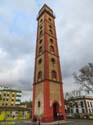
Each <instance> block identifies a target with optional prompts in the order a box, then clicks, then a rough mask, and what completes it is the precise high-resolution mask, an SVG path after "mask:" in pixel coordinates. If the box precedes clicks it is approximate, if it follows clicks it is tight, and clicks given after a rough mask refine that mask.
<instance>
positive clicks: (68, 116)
mask: <svg viewBox="0 0 93 125" xmlns="http://www.w3.org/2000/svg"><path fill="white" fill-rule="evenodd" d="M66 117H67V118H68V119H70V118H75V115H74V114H71V113H68V114H66Z"/></svg>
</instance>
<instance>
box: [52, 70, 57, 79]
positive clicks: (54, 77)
mask: <svg viewBox="0 0 93 125" xmlns="http://www.w3.org/2000/svg"><path fill="white" fill-rule="evenodd" d="M52 79H57V74H56V71H54V70H53V71H52Z"/></svg>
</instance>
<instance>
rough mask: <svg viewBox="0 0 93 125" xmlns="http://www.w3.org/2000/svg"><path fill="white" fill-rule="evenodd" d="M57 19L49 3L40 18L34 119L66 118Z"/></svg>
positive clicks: (39, 14)
mask: <svg viewBox="0 0 93 125" xmlns="http://www.w3.org/2000/svg"><path fill="white" fill-rule="evenodd" d="M54 19H55V16H54V13H53V11H52V9H50V8H49V7H48V6H47V5H46V4H44V6H43V7H42V8H41V9H40V11H39V13H38V17H37V21H38V29H37V41H36V58H35V70H34V84H33V104H32V119H33V120H34V119H41V120H42V121H53V120H56V119H59V118H60V119H64V120H65V119H66V117H65V111H64V97H63V84H62V75H61V69H60V61H59V53H58V45H57V38H56V28H55V22H54Z"/></svg>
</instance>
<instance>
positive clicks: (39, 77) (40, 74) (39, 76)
mask: <svg viewBox="0 0 93 125" xmlns="http://www.w3.org/2000/svg"><path fill="white" fill-rule="evenodd" d="M41 79H42V72H41V71H39V72H38V80H41Z"/></svg>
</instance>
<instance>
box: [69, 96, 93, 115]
mask: <svg viewBox="0 0 93 125" xmlns="http://www.w3.org/2000/svg"><path fill="white" fill-rule="evenodd" d="M68 109H69V110H68V111H69V113H72V114H93V97H88V96H82V97H75V98H73V99H70V100H68Z"/></svg>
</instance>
